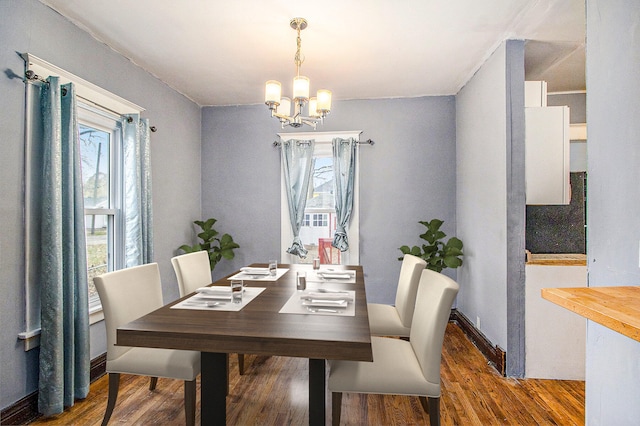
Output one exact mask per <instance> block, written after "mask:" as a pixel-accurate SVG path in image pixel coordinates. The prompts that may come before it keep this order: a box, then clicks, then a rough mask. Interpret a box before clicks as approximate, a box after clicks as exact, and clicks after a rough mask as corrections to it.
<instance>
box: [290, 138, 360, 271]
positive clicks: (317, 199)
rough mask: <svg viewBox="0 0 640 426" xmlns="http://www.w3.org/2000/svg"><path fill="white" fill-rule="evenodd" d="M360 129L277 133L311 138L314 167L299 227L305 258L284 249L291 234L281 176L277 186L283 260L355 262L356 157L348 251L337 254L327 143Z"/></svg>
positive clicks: (299, 261)
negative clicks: (279, 201)
mask: <svg viewBox="0 0 640 426" xmlns="http://www.w3.org/2000/svg"><path fill="white" fill-rule="evenodd" d="M360 133H361V132H360V131H353V132H309V133H280V134H278V136H280V138H281V139H282V140H289V139H301V140H308V139H314V140H315V149H314V158H315V169H314V171H313V181H312V183H311V185H310V186H312V187H313V188H312V189H311V188H310V189H309V192H310V194H309V197H308V198H307V205H306V207H305V217H304V221H303V223H302V227H301V228H300V239H301V240H302V242H303V244H304V247H305V248H306V249H307V250H308V251H309V253H308V254H307V257H306V259H300V258H298V256H291V255H289V254H288V253H287V248H288V247H289V246H290V245H291V241H292V240H293V234H292V232H291V224H290V222H289V208H288V206H287V195H286V192H285V189H284V178H282V179H283V182H282V185H281V188H282V189H281V190H282V194H281V197H280V199H281V203H282V204H281V215H280V216H281V232H282V234H281V250H282V251H281V252H282V257H283V260H282V262H283V263H312V262H313V259H314V258H315V257H320V260H321V262H322V263H326V264H352V265H357V264H358V262H359V213H358V210H359V203H360V201H359V191H358V182H359V179H358V173H359V172H358V170H359V166H358V160H357V159H356V180H355V196H354V203H353V211H352V214H351V222H350V224H349V227H348V229H347V232H348V237H349V250H348V251H346V252H344V253H341V252H340V251H339V250H338V249H336V248H335V247H332V246H331V242H332V241H333V235H334V233H335V229H336V215H335V201H334V194H333V154H332V147H331V142H332V140H333V139H334V138H343V139H347V138H355V139H358V138H359V136H360Z"/></svg>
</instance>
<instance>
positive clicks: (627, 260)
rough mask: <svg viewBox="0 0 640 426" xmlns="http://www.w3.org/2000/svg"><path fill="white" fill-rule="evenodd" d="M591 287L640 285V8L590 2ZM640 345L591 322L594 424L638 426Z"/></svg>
mask: <svg viewBox="0 0 640 426" xmlns="http://www.w3.org/2000/svg"><path fill="white" fill-rule="evenodd" d="M587 40H588V54H587V93H588V96H587V118H588V120H587V126H588V127H587V129H588V137H589V141H588V143H587V149H588V170H587V172H588V174H589V189H588V191H589V202H588V203H587V241H588V242H587V258H588V270H589V286H590V287H600V286H617V285H632V286H637V285H639V284H640V269H639V265H638V241H640V219H639V218H640V215H639V214H638V212H639V211H640V192H639V191H638V182H640V121H639V120H638V118H639V117H640V102H638V99H640V79H639V78H638V76H640V8H639V7H638V2H637V0H615V1H611V0H588V1H587ZM638 360H640V343H639V342H637V341H635V340H632V339H629V338H627V337H624V336H622V335H621V334H618V333H616V332H613V331H611V330H609V329H607V328H605V327H602V326H599V325H597V324H595V323H593V322H591V321H588V323H587V362H586V366H587V369H586V410H587V413H586V420H587V422H586V423H587V425H637V424H638V419H640V405H639V404H638V398H639V397H640V362H638Z"/></svg>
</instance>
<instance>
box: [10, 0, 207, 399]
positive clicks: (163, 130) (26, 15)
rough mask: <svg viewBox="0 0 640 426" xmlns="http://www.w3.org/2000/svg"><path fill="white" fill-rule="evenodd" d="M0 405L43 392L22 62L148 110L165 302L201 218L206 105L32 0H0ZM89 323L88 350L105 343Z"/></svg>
mask: <svg viewBox="0 0 640 426" xmlns="http://www.w3.org/2000/svg"><path fill="white" fill-rule="evenodd" d="M0 40H2V43H0V68H1V69H2V71H3V74H2V75H1V76H0V93H2V96H1V97H0V146H1V147H2V154H1V155H0V173H1V174H0V181H1V182H2V184H1V185H0V200H1V202H0V217H1V218H2V220H1V221H0V278H1V281H0V292H1V293H2V297H1V298H0V324H2V327H0V363H1V365H2V367H1V368H0V407H2V408H5V407H7V406H8V405H11V404H13V403H14V402H15V401H17V400H19V399H20V398H22V397H24V396H26V395H28V394H29V393H31V392H32V391H34V390H35V389H36V388H37V377H38V371H37V368H38V367H37V357H38V350H37V349H34V350H31V351H29V352H24V350H23V346H22V344H21V343H20V342H19V341H18V339H17V336H18V333H20V332H22V331H25V330H24V303H25V302H24V279H23V277H24V261H23V242H22V241H23V232H24V230H23V220H22V208H23V196H22V177H23V146H24V134H23V133H24V90H25V89H24V83H23V82H22V80H21V79H19V78H10V77H9V76H10V75H11V74H12V73H15V74H18V75H20V76H22V75H23V74H24V62H23V60H22V59H21V58H20V57H19V56H18V55H17V54H16V52H29V53H33V54H34V55H36V56H39V57H40V58H42V59H44V60H46V61H48V62H51V63H53V64H55V65H57V66H59V67H61V68H64V69H66V70H67V71H69V72H72V73H74V74H76V75H77V76H79V77H82V78H84V79H85V80H88V81H90V82H92V83H94V84H96V85H98V86H100V87H103V88H104V89H107V90H109V91H111V92H113V93H115V94H117V95H119V96H121V97H123V98H125V99H128V100H130V101H131V102H134V103H136V104H138V105H140V106H142V107H144V108H146V111H145V112H143V114H142V116H143V117H146V118H149V119H150V120H151V123H152V125H154V126H156V127H157V128H158V132H157V133H154V134H152V136H151V143H152V167H153V190H154V203H155V206H154V207H155V209H154V229H155V247H154V249H155V257H156V260H157V261H158V262H159V264H160V268H161V274H162V279H163V286H164V296H165V301H169V300H173V299H174V298H175V297H177V295H178V290H177V282H176V280H175V276H174V273H173V270H172V268H171V265H170V261H169V258H170V257H171V256H172V255H173V253H174V249H175V248H176V247H178V246H179V245H180V244H182V243H183V242H187V241H189V239H190V238H191V235H192V231H191V228H190V227H189V221H191V220H194V219H196V218H198V217H199V216H200V161H199V156H200V140H201V139H200V131H201V127H200V108H199V107H198V106H197V105H196V104H194V103H193V102H191V101H189V100H188V99H187V98H185V97H184V96H182V95H180V94H178V93H176V92H175V91H173V90H172V89H170V88H169V87H168V86H166V85H165V84H163V83H162V82H160V81H158V80H157V79H155V78H153V77H152V76H151V75H149V74H148V73H146V72H144V71H143V70H141V69H140V68H138V67H136V66H134V65H133V64H132V63H131V62H130V61H129V60H127V59H126V58H124V57H122V56H120V55H118V54H116V53H115V52H114V51H113V50H111V49H109V48H108V47H106V46H105V45H103V44H102V43H99V42H97V41H96V40H95V39H93V38H92V37H91V36H89V35H88V34H87V33H85V32H84V31H81V30H80V29H78V28H77V27H75V26H74V25H72V24H71V23H70V22H68V21H67V20H66V19H65V18H63V17H61V16H60V15H59V14H57V13H56V12H53V11H52V10H50V9H49V8H47V7H46V6H43V5H42V4H41V3H39V2H37V1H35V0H2V1H0ZM104 339H105V338H104V327H103V325H102V323H98V324H96V325H95V326H93V327H92V342H91V353H92V355H93V356H95V355H96V354H99V353H102V352H104V351H105V348H106V341H105V340H104Z"/></svg>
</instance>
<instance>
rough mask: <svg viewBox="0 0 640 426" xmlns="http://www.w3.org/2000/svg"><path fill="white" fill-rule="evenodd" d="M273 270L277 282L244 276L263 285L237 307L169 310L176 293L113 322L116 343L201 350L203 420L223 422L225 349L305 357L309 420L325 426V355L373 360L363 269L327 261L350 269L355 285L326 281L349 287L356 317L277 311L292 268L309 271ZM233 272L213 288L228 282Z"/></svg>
mask: <svg viewBox="0 0 640 426" xmlns="http://www.w3.org/2000/svg"><path fill="white" fill-rule="evenodd" d="M250 266H252V267H266V266H267V265H266V264H253V265H250ZM325 266H326V265H323V268H324V267H325ZM278 268H287V269H289V271H288V272H287V273H286V274H284V275H282V276H281V277H279V278H278V280H277V281H264V280H263V281H251V280H245V281H244V283H245V285H246V286H247V287H265V290H264V291H263V292H262V293H261V294H260V295H259V296H258V297H256V298H255V299H253V300H252V301H251V302H249V303H248V304H247V305H246V306H244V307H243V308H242V309H241V310H240V311H237V312H233V311H222V310H215V309H207V310H192V309H171V306H173V305H174V304H176V303H178V302H180V301H181V300H183V299H184V298H182V299H179V300H176V301H175V302H172V303H169V304H168V305H166V306H164V307H162V308H160V309H158V310H156V311H153V312H151V313H149V314H147V315H145V316H143V317H141V318H138V319H137V320H135V321H132V322H130V323H128V324H125V325H123V326H121V327H119V328H118V330H117V344H118V345H120V346H137V347H152V348H169V349H184V350H193V351H200V352H201V355H202V357H201V364H202V368H201V404H200V406H201V424H203V425H205V424H206V425H215V424H225V423H226V395H227V380H226V379H225V378H226V377H227V368H228V364H227V357H228V354H229V353H242V354H257V355H271V356H290V357H302V358H308V359H309V424H311V425H324V424H325V421H326V414H325V400H326V394H325V392H326V390H325V389H326V383H325V369H326V360H330V359H342V360H355V361H373V354H372V349H371V335H370V331H369V318H368V313H367V297H366V293H365V286H364V274H363V270H362V266H340V265H332V266H331V268H333V269H334V270H335V271H340V270H343V269H347V270H355V273H356V278H355V283H345V282H341V281H340V280H331V282H330V283H326V287H330V288H332V289H343V290H355V292H356V297H355V316H346V315H319V314H313V313H309V314H286V313H279V311H280V309H281V308H282V307H283V305H284V304H285V303H286V302H287V300H289V298H290V297H291V296H292V294H294V293H295V292H296V285H295V281H296V279H295V278H296V271H298V270H305V271H307V272H310V271H311V266H310V265H293V264H292V265H278ZM232 275H235V273H234V274H231V275H229V276H227V277H224V278H222V279H220V280H218V281H216V282H214V283H213V284H212V285H219V286H229V281H228V278H229V277H230V276H232ZM311 285H312V283H309V284H308V286H309V287H311ZM187 297H189V296H188V295H187V296H185V298H187ZM221 378H222V379H221Z"/></svg>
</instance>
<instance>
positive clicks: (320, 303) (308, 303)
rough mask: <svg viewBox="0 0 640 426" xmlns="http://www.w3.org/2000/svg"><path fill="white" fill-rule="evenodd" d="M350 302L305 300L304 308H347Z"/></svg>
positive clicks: (342, 300) (303, 301)
mask: <svg viewBox="0 0 640 426" xmlns="http://www.w3.org/2000/svg"><path fill="white" fill-rule="evenodd" d="M348 304H349V302H347V301H346V300H344V299H341V300H324V299H303V300H302V306H316V307H317V306H323V307H326V308H329V307H330V308H346V307H347V305H348Z"/></svg>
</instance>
